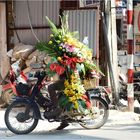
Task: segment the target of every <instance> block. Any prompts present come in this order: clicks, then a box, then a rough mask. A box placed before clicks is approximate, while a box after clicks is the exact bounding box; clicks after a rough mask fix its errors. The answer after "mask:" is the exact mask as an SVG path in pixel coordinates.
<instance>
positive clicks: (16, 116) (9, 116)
mask: <svg viewBox="0 0 140 140" xmlns="http://www.w3.org/2000/svg"><path fill="white" fill-rule="evenodd" d="M5 124H6V126H7V128H8V129H9V130H10V131H12V132H13V133H15V134H28V133H30V132H31V131H33V130H34V129H35V127H36V126H37V124H38V119H35V118H34V109H33V107H32V106H30V104H28V103H25V102H13V103H12V104H11V105H9V106H8V108H7V109H6V111H5Z"/></svg>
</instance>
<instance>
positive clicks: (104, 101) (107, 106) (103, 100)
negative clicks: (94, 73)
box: [90, 95, 109, 109]
mask: <svg viewBox="0 0 140 140" xmlns="http://www.w3.org/2000/svg"><path fill="white" fill-rule="evenodd" d="M90 98H91V99H92V98H99V99H100V100H102V102H103V103H104V105H105V106H106V108H107V109H109V104H108V103H107V101H106V100H105V99H104V98H102V97H101V96H100V97H97V96H94V95H93V96H92V95H91V96H90Z"/></svg>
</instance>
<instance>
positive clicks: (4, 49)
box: [0, 3, 9, 79]
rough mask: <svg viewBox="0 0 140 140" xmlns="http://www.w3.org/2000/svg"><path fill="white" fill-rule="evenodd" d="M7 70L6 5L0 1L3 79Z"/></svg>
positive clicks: (0, 54) (1, 70)
mask: <svg viewBox="0 0 140 140" xmlns="http://www.w3.org/2000/svg"><path fill="white" fill-rule="evenodd" d="M8 71H9V60H8V57H7V44H6V5H5V3H0V73H1V77H2V78H3V79H4V78H5V76H6V75H7V73H8Z"/></svg>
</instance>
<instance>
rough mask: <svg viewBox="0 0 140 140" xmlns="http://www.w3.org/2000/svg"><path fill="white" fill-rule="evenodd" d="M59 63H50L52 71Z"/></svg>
mask: <svg viewBox="0 0 140 140" xmlns="http://www.w3.org/2000/svg"><path fill="white" fill-rule="evenodd" d="M57 65H58V64H57V63H52V64H51V65H50V69H51V71H55V69H56V67H57Z"/></svg>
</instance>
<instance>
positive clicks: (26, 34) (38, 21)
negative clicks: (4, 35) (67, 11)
mask: <svg viewBox="0 0 140 140" xmlns="http://www.w3.org/2000/svg"><path fill="white" fill-rule="evenodd" d="M28 2H29V10H30V17H31V22H32V25H33V26H36V27H37V26H40V27H41V26H47V20H46V18H45V16H48V17H49V18H50V19H51V20H52V21H53V22H54V23H55V24H56V25H59V8H60V2H59V1H56V0H51V1H46V0H39V1H34V0H32V1H30V0H29V1H28ZM27 7H28V5H27V1H15V3H14V9H15V11H14V12H15V16H16V18H15V24H16V27H18V28H20V27H21V28H22V27H30V24H29V20H28V9H27ZM34 31H35V33H36V35H37V37H38V38H39V39H40V40H44V41H45V40H47V39H48V36H49V34H50V29H34ZM17 32H18V35H19V37H20V39H21V42H23V43H26V44H34V43H36V39H35V37H34V36H33V34H32V32H31V30H27V29H26V30H17ZM14 42H15V43H16V42H18V40H17V38H16V35H15V37H14Z"/></svg>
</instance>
